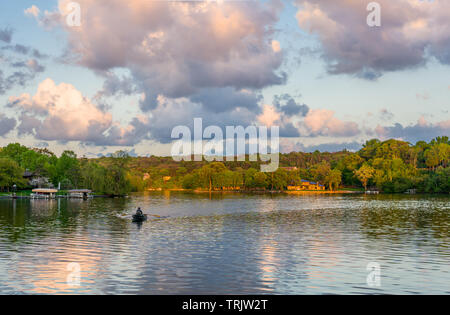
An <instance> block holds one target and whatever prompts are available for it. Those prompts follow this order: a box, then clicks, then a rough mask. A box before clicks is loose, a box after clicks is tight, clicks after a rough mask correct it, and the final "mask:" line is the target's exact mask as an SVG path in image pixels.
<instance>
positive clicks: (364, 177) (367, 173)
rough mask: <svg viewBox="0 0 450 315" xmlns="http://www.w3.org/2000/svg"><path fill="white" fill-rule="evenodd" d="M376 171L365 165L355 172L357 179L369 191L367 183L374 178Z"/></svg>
mask: <svg viewBox="0 0 450 315" xmlns="http://www.w3.org/2000/svg"><path fill="white" fill-rule="evenodd" d="M374 173H375V170H374V169H373V167H371V166H370V165H368V164H363V166H361V167H360V168H359V169H358V170H356V171H355V175H356V177H357V178H358V179H359V181H360V182H361V183H362V185H363V186H364V189H365V190H367V183H368V181H369V180H370V179H371V178H372V177H373V175H374Z"/></svg>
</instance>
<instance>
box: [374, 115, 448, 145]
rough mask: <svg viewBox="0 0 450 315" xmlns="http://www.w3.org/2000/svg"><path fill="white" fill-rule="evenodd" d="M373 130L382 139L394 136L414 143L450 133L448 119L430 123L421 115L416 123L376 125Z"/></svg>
mask: <svg viewBox="0 0 450 315" xmlns="http://www.w3.org/2000/svg"><path fill="white" fill-rule="evenodd" d="M375 132H376V133H377V135H378V136H379V137H382V138H383V139H388V138H396V139H402V140H404V141H408V142H411V143H416V142H417V141H421V140H424V141H430V140H432V139H434V138H436V137H439V136H447V135H449V134H450V120H446V121H441V122H437V123H430V122H427V121H426V120H425V118H423V117H421V118H420V119H419V120H418V121H417V123H416V124H412V125H409V126H403V125H402V124H399V123H396V124H394V125H393V126H381V125H378V126H377V128H375Z"/></svg>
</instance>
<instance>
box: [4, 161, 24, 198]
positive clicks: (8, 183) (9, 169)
mask: <svg viewBox="0 0 450 315" xmlns="http://www.w3.org/2000/svg"><path fill="white" fill-rule="evenodd" d="M23 173H24V170H23V168H21V167H20V166H19V164H18V163H17V162H16V161H14V160H12V159H10V158H0V188H1V189H2V190H5V189H6V190H8V191H9V190H10V188H11V187H13V186H14V185H17V187H23V186H25V184H26V183H25V180H24V179H23Z"/></svg>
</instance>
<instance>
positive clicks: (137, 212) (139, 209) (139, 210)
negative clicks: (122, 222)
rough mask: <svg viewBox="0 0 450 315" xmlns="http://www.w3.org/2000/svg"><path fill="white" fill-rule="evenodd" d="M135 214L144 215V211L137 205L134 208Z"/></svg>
mask: <svg viewBox="0 0 450 315" xmlns="http://www.w3.org/2000/svg"><path fill="white" fill-rule="evenodd" d="M136 215H138V216H143V215H144V213H143V212H142V210H141V207H139V208H138V209H137V210H136Z"/></svg>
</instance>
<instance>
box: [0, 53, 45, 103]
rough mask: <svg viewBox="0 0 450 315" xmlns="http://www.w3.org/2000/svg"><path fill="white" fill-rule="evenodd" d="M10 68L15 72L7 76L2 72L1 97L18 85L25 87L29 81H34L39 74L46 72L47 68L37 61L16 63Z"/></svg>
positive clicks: (0, 79) (0, 74)
mask: <svg viewBox="0 0 450 315" xmlns="http://www.w3.org/2000/svg"><path fill="white" fill-rule="evenodd" d="M10 67H11V68H12V69H13V70H12V71H11V72H10V73H9V74H8V75H6V76H5V74H4V73H3V71H2V70H0V95H2V94H5V93H6V92H7V91H8V90H10V89H11V88H13V87H15V86H17V85H19V86H22V87H24V86H25V85H26V84H27V83H28V82H29V81H31V80H33V79H34V78H35V77H36V75H37V74H38V73H41V72H43V71H44V70H45V67H44V66H43V65H41V64H40V63H39V62H37V61H36V60H35V59H29V60H27V61H18V62H14V63H12V64H10ZM5 70H6V67H5Z"/></svg>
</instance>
